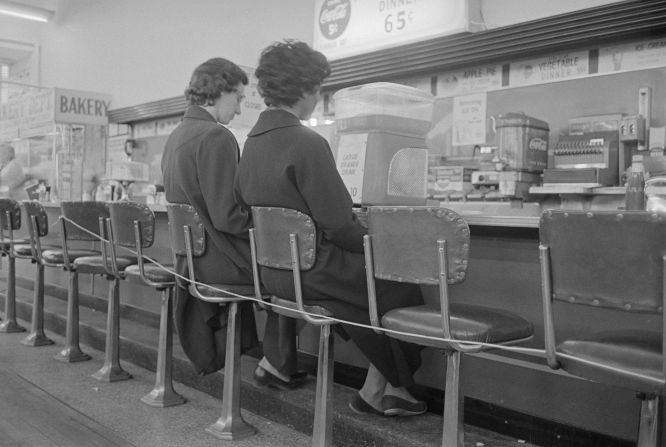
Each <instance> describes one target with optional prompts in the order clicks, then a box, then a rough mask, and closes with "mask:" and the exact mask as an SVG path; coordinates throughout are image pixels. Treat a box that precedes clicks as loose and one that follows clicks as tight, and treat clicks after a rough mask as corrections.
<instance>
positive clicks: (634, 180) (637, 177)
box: [624, 155, 645, 210]
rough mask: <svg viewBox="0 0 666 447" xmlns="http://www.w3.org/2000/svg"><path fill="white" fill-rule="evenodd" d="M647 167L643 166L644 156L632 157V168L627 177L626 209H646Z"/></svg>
mask: <svg viewBox="0 0 666 447" xmlns="http://www.w3.org/2000/svg"><path fill="white" fill-rule="evenodd" d="M644 189H645V168H644V167H643V156H642V155H634V156H633V157H631V169H630V170H629V177H628V178H627V190H626V193H625V196H624V200H625V203H624V209H625V210H644V209H645V191H644Z"/></svg>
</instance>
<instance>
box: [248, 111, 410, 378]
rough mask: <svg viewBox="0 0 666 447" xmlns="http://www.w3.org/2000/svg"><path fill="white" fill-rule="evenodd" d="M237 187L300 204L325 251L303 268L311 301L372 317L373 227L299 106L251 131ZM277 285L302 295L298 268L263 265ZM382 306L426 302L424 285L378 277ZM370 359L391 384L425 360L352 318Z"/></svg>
mask: <svg viewBox="0 0 666 447" xmlns="http://www.w3.org/2000/svg"><path fill="white" fill-rule="evenodd" d="M235 191H236V194H237V199H236V200H237V201H238V202H239V203H240V204H241V206H243V207H244V208H245V209H247V210H249V209H250V207H251V206H253V205H256V206H276V207H285V208H291V209H296V210H298V211H301V212H303V213H305V214H307V215H309V216H310V217H312V219H313V220H314V222H315V224H316V227H317V256H316V263H315V265H314V267H313V268H312V269H311V270H309V271H307V272H303V275H302V281H303V293H304V298H305V300H306V301H309V302H314V301H316V304H318V305H321V306H323V307H326V308H327V309H329V310H330V311H331V312H333V313H334V314H335V316H336V317H338V318H341V319H343V320H348V321H354V322H359V323H364V324H370V319H369V315H368V298H367V282H366V277H365V260H364V256H363V235H364V234H365V233H366V230H365V228H364V227H363V226H362V225H361V224H360V223H359V222H358V220H357V218H356V216H355V215H354V213H353V212H352V200H351V197H350V196H349V193H348V192H347V189H346V187H345V185H344V183H343V181H342V179H341V178H340V175H339V174H338V171H337V169H336V166H335V160H334V159H333V156H332V153H331V149H330V147H329V145H328V142H327V141H326V140H325V139H324V138H323V137H322V136H320V135H319V134H318V133H316V132H315V131H313V130H312V129H309V128H307V127H305V126H303V125H302V124H301V122H300V121H299V120H298V118H297V117H296V116H294V115H292V114H291V113H289V112H287V111H284V110H279V109H268V110H266V111H264V112H262V114H261V115H260V117H259V120H258V121H257V123H256V124H255V126H254V127H253V128H252V130H251V131H250V133H249V136H248V139H247V141H246V143H245V148H244V150H243V156H242V157H241V161H240V164H239V167H238V173H237V176H236V183H235ZM261 274H262V283H263V285H264V286H265V287H266V289H267V290H268V291H269V292H272V293H275V294H276V295H278V296H283V297H291V299H294V287H293V278H292V273H291V271H285V270H275V269H269V268H264V269H262V272H261ZM377 292H378V297H379V307H380V312H386V311H388V310H390V309H392V308H395V307H401V306H408V305H416V304H420V303H422V300H423V298H422V296H421V293H420V290H419V289H418V287H414V286H412V285H406V284H399V283H394V282H388V281H379V282H378V283H377ZM344 329H345V332H346V333H347V334H348V335H349V336H350V337H351V338H352V339H353V340H354V342H355V343H356V345H357V346H358V347H359V348H360V349H361V351H363V353H364V355H365V356H366V357H367V358H368V360H369V361H370V362H371V363H372V364H374V365H375V366H376V367H377V368H378V369H379V370H380V371H381V372H382V374H384V376H385V377H386V378H387V379H388V380H389V381H390V382H391V384H393V385H395V386H398V385H409V384H411V383H412V377H411V373H412V372H413V371H415V369H416V368H417V367H418V365H419V364H420V358H419V349H418V348H416V347H415V346H413V345H409V346H408V345H407V344H404V343H400V342H397V341H395V340H392V339H389V338H388V337H386V336H384V335H378V334H376V333H375V332H374V331H372V330H368V329H362V328H357V327H355V326H350V325H344Z"/></svg>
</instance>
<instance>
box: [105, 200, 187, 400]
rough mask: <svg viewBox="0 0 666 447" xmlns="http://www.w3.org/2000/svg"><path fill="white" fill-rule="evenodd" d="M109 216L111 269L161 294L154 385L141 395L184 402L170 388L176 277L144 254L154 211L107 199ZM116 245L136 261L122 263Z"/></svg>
mask: <svg viewBox="0 0 666 447" xmlns="http://www.w3.org/2000/svg"><path fill="white" fill-rule="evenodd" d="M108 207H109V220H108V221H107V222H108V223H110V231H109V238H110V240H111V247H112V249H111V257H112V261H113V262H112V264H113V270H114V271H116V272H122V276H123V277H124V278H125V279H133V280H134V281H137V282H140V283H142V284H144V285H147V286H150V287H154V288H155V289H156V290H157V291H158V292H159V293H160V295H161V301H162V303H161V306H160V307H161V309H160V332H159V338H158V342H157V362H156V365H155V386H154V387H153V389H152V390H151V391H150V393H148V394H146V395H145V396H143V397H142V398H141V401H142V402H143V403H145V404H147V405H150V406H152V407H171V406H174V405H181V404H183V403H185V398H184V397H183V396H181V395H180V394H178V393H177V392H176V391H175V390H174V388H173V381H172V377H171V375H172V370H173V368H172V357H173V355H172V351H173V329H172V325H173V305H172V296H173V290H174V286H175V285H176V277H175V275H174V274H173V270H174V269H173V266H171V265H158V264H156V262H157V261H154V262H153V260H151V259H150V258H149V257H147V256H144V254H143V250H144V248H149V247H152V245H153V243H154V240H155V213H154V212H153V211H152V210H151V209H150V208H149V207H148V206H147V205H146V204H143V203H136V202H128V201H120V202H110V203H109V204H108ZM115 246H118V247H124V248H125V249H129V250H132V249H134V250H136V251H135V253H134V254H135V255H136V259H135V260H134V261H135V262H136V263H135V264H133V265H125V264H126V262H124V261H123V257H122V256H117V251H116V249H115Z"/></svg>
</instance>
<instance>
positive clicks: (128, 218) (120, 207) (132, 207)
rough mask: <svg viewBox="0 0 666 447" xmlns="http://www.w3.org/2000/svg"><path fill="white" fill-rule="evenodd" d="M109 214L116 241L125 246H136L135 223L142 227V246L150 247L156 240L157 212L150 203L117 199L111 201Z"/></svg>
mask: <svg viewBox="0 0 666 447" xmlns="http://www.w3.org/2000/svg"><path fill="white" fill-rule="evenodd" d="M108 207H109V215H110V217H111V228H112V231H113V240H114V243H116V244H117V245H120V246H123V247H129V248H134V247H136V242H137V239H136V238H137V235H136V233H135V227H134V225H135V223H136V222H138V224H139V228H140V235H139V237H140V242H141V247H142V248H148V247H151V246H152V245H153V242H154V241H155V213H154V212H153V211H152V210H151V209H150V208H148V205H145V204H143V203H137V202H127V201H115V202H109V203H108Z"/></svg>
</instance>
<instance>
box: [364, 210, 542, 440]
mask: <svg viewBox="0 0 666 447" xmlns="http://www.w3.org/2000/svg"><path fill="white" fill-rule="evenodd" d="M364 239H365V240H364V243H365V259H366V274H367V277H368V299H369V308H370V321H371V323H372V325H373V326H375V327H376V328H378V329H380V328H384V329H387V330H389V331H387V332H386V335H388V336H389V337H394V338H396V339H398V340H402V341H406V342H410V343H416V344H419V345H421V346H427V347H432V348H437V349H441V350H443V351H444V354H445V355H446V360H447V362H446V363H447V364H446V385H445V386H446V388H445V394H444V418H443V434H442V446H443V447H454V446H458V447H463V445H464V442H463V441H464V430H463V414H464V395H463V394H462V393H461V390H460V374H461V368H462V366H463V365H462V354H464V353H469V352H479V351H485V350H488V349H490V347H488V346H485V345H484V346H482V345H474V344H473V343H472V344H468V343H463V342H483V343H491V344H501V345H508V344H515V343H520V342H523V341H527V340H529V339H530V338H531V337H532V336H533V334H534V329H533V327H532V324H531V323H530V322H529V321H527V320H525V319H524V318H522V317H520V316H519V315H516V314H514V313H512V312H508V311H505V310H500V309H493V308H490V307H485V306H477V305H472V304H466V303H450V302H449V291H448V285H449V284H459V283H461V282H463V281H464V279H465V275H466V271H467V264H468V256H469V244H470V236H469V227H468V226H467V223H466V222H465V221H464V220H463V219H462V217H460V216H459V215H458V214H456V213H455V212H453V211H451V210H448V209H445V208H429V207H370V208H369V209H368V234H367V235H366V236H365V238H364ZM375 278H379V279H385V280H392V281H398V282H406V283H412V284H420V285H432V286H438V289H439V306H437V305H429V304H425V305H420V306H410V307H404V308H398V309H393V310H391V311H389V312H386V313H385V314H384V315H383V316H382V317H381V320H380V317H379V315H378V311H377V296H376V293H375ZM379 299H381V297H379ZM390 331H396V332H390ZM411 334H414V335H411ZM418 335H423V336H428V337H434V338H422V337H419V336H418ZM444 339H446V340H444Z"/></svg>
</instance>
